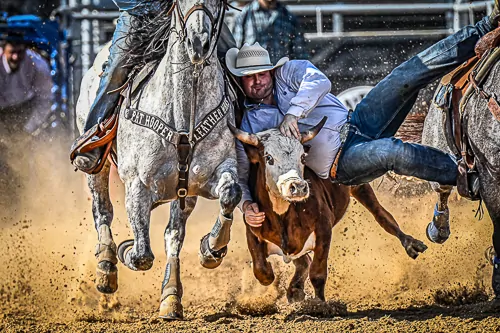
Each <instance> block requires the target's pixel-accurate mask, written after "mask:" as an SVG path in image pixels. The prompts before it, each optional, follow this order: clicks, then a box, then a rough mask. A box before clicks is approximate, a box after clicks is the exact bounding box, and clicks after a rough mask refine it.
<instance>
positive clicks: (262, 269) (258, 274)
mask: <svg viewBox="0 0 500 333" xmlns="http://www.w3.org/2000/svg"><path fill="white" fill-rule="evenodd" d="M246 230H247V231H246V232H247V245H248V251H250V256H251V257H252V267H253V275H254V276H255V278H256V279H257V280H259V282H260V284H262V285H264V286H268V285H270V284H271V283H273V281H274V272H273V267H272V266H271V263H269V261H267V243H266V242H261V241H259V239H258V238H257V236H255V235H254V234H253V233H252V231H251V230H250V227H249V226H248V225H247V226H246Z"/></svg>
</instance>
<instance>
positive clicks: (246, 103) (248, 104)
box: [243, 89, 278, 111]
mask: <svg viewBox="0 0 500 333" xmlns="http://www.w3.org/2000/svg"><path fill="white" fill-rule="evenodd" d="M273 94H274V100H275V101H276V103H278V97H277V95H276V89H274V90H273ZM243 106H244V107H245V111H250V110H255V109H259V108H260V107H263V106H266V107H272V108H278V106H277V105H272V104H265V103H256V102H253V101H251V100H250V99H249V98H248V97H246V96H245V99H244V100H243Z"/></svg>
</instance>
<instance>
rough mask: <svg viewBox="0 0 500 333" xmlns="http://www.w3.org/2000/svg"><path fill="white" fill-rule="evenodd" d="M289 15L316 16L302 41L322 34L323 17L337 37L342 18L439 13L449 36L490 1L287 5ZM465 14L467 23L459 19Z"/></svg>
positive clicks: (488, 9)
mask: <svg viewBox="0 0 500 333" xmlns="http://www.w3.org/2000/svg"><path fill="white" fill-rule="evenodd" d="M287 8H288V10H289V11H290V12H292V13H293V14H295V15H297V16H313V15H315V16H316V33H315V34H311V33H310V34H306V38H315V37H319V36H320V35H321V34H323V15H332V21H333V29H332V31H331V33H334V35H331V36H336V37H341V36H342V33H343V31H344V15H384V14H397V15H409V14H443V15H445V17H446V19H447V27H446V28H447V29H450V31H449V32H450V33H452V32H454V31H457V30H459V29H460V28H461V27H462V26H463V25H465V24H473V23H474V13H475V12H477V11H486V13H487V14H490V13H491V11H492V10H493V1H479V2H472V3H467V4H464V3H460V2H458V1H457V2H456V3H428V4H427V3H426V4H378V5H365V4H350V5H346V4H328V5H290V6H288V7H287ZM463 14H467V21H468V22H464V20H463V18H462V16H463Z"/></svg>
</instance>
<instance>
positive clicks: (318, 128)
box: [300, 116, 328, 143]
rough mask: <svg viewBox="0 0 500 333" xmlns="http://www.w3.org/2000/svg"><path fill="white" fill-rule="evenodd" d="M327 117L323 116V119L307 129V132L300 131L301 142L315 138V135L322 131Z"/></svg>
mask: <svg viewBox="0 0 500 333" xmlns="http://www.w3.org/2000/svg"><path fill="white" fill-rule="evenodd" d="M327 119H328V117H326V116H325V117H323V119H321V121H320V122H319V123H318V124H317V125H316V126H314V127H313V128H311V129H310V130H309V131H306V132H305V133H300V134H302V138H301V139H300V142H301V143H306V142H307V141H310V140H312V139H314V137H315V136H316V135H318V133H319V131H321V129H322V128H323V126H324V125H325V123H326V120H327Z"/></svg>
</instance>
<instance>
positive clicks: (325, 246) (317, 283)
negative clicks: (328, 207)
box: [309, 224, 332, 301]
mask: <svg viewBox="0 0 500 333" xmlns="http://www.w3.org/2000/svg"><path fill="white" fill-rule="evenodd" d="M326 225H328V226H331V225H332V224H326ZM331 240H332V229H331V228H330V227H327V228H324V230H321V232H316V247H315V248H314V257H313V261H312V263H311V267H310V268H309V279H310V280H311V283H312V285H313V287H314V294H315V296H316V298H319V299H320V300H322V301H324V300H325V284H326V278H327V276H328V252H329V251H330V242H331Z"/></svg>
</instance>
